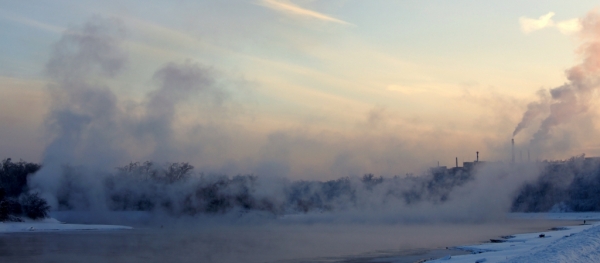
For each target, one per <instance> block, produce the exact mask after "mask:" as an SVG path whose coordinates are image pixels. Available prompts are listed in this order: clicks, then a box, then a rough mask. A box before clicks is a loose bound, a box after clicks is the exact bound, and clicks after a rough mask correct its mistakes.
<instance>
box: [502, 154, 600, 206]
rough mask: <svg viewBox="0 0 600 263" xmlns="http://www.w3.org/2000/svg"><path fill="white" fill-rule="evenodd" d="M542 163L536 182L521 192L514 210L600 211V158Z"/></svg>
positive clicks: (514, 203) (526, 186)
mask: <svg viewBox="0 0 600 263" xmlns="http://www.w3.org/2000/svg"><path fill="white" fill-rule="evenodd" d="M543 164H544V165H543V171H542V172H541V174H540V176H539V177H538V178H537V180H535V181H533V182H530V183H526V184H525V185H524V186H523V187H522V188H521V190H520V191H519V193H518V195H517V196H516V198H515V199H514V202H513V205H512V210H513V211H517V212H546V211H556V212H568V211H574V212H586V211H600V158H585V156H584V155H581V156H576V157H572V158H570V159H568V160H564V161H545V162H543Z"/></svg>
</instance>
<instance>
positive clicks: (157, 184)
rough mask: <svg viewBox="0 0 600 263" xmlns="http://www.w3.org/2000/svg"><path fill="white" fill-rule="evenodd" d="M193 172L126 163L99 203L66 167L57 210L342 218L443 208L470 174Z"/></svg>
mask: <svg viewBox="0 0 600 263" xmlns="http://www.w3.org/2000/svg"><path fill="white" fill-rule="evenodd" d="M193 168H194V167H193V166H191V165H190V164H188V163H167V164H166V165H160V164H156V163H153V162H144V163H138V162H135V163H130V164H128V165H125V166H123V167H119V168H117V169H116V171H115V172H114V173H111V174H108V175H105V176H104V179H103V181H102V186H101V189H102V191H101V192H102V194H101V195H98V194H97V193H91V192H90V191H89V190H88V189H90V188H91V187H90V186H89V185H88V184H87V183H86V182H85V181H84V180H80V179H78V177H80V176H81V173H83V172H84V171H78V168H77V167H69V166H65V167H63V169H64V173H63V175H64V180H63V182H62V184H61V189H60V190H59V191H58V193H57V199H58V204H59V206H58V207H57V209H59V210H71V209H75V210H79V209H90V208H91V207H92V206H94V205H95V204H97V203H98V202H100V203H103V204H104V205H105V206H106V207H107V208H108V209H109V210H113V211H132V210H133V211H163V212H167V213H169V214H171V215H174V216H178V215H197V214H222V213H228V212H232V211H237V212H247V211H262V212H267V213H270V214H273V215H283V214H291V213H307V212H311V211H313V212H314V211H316V212H325V211H340V210H346V209H353V208H358V209H360V208H367V207H372V206H373V205H381V204H386V203H388V204H389V203H394V204H405V205H411V204H414V203H418V202H432V203H442V202H445V201H446V200H447V199H448V195H449V194H450V192H451V191H452V189H453V188H454V187H456V186H459V185H462V184H464V183H466V182H468V181H469V180H470V179H471V178H472V177H471V176H470V175H469V174H468V173H461V172H458V173H457V174H451V173H448V172H443V173H439V172H438V173H429V174H427V175H423V176H418V177H415V176H395V177H392V178H383V177H376V176H374V175H373V174H366V175H364V176H363V177H362V178H358V177H344V178H340V179H337V180H330V181H306V180H302V181H290V180H285V179H274V178H270V179H264V180H261V178H260V177H259V176H256V175H237V176H233V177H231V176H227V175H220V174H193ZM98 199H100V200H98Z"/></svg>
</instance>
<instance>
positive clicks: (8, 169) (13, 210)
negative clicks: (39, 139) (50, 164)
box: [0, 158, 50, 221]
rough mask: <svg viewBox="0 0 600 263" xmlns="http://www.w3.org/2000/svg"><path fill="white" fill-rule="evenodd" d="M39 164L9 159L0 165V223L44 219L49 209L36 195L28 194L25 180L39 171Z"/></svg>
mask: <svg viewBox="0 0 600 263" xmlns="http://www.w3.org/2000/svg"><path fill="white" fill-rule="evenodd" d="M40 167H41V166H40V165H39V164H34V163H28V162H24V161H19V162H12V160H11V159H10V158H7V159H4V160H2V162H1V163H0V221H22V219H21V218H20V217H23V216H25V217H29V218H31V219H40V218H45V217H47V215H48V210H49V209H50V207H49V206H48V204H47V203H46V201H45V200H44V199H42V198H40V197H39V196H38V194H37V193H30V192H29V188H28V186H27V178H28V177H29V176H32V175H33V174H34V173H35V172H37V171H38V170H39V169H40Z"/></svg>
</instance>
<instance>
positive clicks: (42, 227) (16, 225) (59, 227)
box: [0, 218, 132, 233]
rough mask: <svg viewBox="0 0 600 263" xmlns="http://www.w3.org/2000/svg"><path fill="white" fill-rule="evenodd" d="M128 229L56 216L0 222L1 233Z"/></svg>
mask: <svg viewBox="0 0 600 263" xmlns="http://www.w3.org/2000/svg"><path fill="white" fill-rule="evenodd" d="M126 229H132V228H131V227H128V226H119V225H87V224H85V225H84V224H64V223H62V222H60V221H58V220H56V219H54V218H46V219H44V220H39V221H27V222H0V233H17V232H53V231H82V230H126Z"/></svg>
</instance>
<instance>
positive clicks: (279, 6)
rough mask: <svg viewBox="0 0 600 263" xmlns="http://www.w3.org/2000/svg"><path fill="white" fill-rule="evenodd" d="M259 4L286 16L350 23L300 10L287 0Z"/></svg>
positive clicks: (266, 1) (266, 0) (303, 9)
mask: <svg viewBox="0 0 600 263" xmlns="http://www.w3.org/2000/svg"><path fill="white" fill-rule="evenodd" d="M260 3H261V5H263V6H265V7H268V8H271V9H273V10H276V11H279V12H283V13H286V14H291V15H296V16H303V17H308V18H315V19H319V20H322V21H327V22H334V23H338V24H344V25H351V24H350V23H348V22H346V21H344V20H340V19H337V18H334V17H331V16H328V15H326V14H322V13H319V12H316V11H312V10H309V9H305V8H302V7H300V6H297V5H294V4H293V3H291V2H289V1H287V0H262V1H261V2H260Z"/></svg>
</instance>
